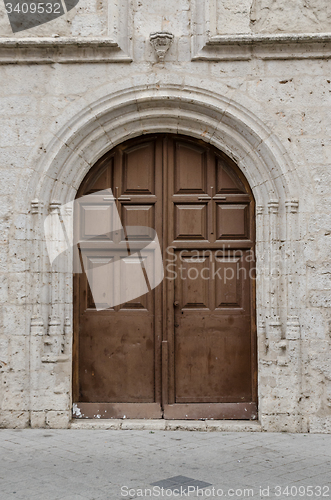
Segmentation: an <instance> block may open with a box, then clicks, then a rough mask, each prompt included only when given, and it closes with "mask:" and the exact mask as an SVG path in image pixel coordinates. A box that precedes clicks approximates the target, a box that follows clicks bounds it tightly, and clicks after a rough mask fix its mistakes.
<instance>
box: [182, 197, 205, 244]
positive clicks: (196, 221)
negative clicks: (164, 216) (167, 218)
mask: <svg viewBox="0 0 331 500" xmlns="http://www.w3.org/2000/svg"><path fill="white" fill-rule="evenodd" d="M174 239H175V240H189V239H194V240H196V239H200V240H201V239H202V240H206V239H207V207H206V205H202V204H199V205H193V204H188V203H187V204H185V205H184V204H180V205H177V204H176V205H175V235H174Z"/></svg>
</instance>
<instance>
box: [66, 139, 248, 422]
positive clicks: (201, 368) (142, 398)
mask: <svg viewBox="0 0 331 500" xmlns="http://www.w3.org/2000/svg"><path fill="white" fill-rule="evenodd" d="M105 189H111V190H112V192H113V194H114V198H115V199H116V206H117V208H118V212H119V214H120V217H121V221H122V224H123V226H124V227H126V226H147V227H151V228H154V229H155V230H156V232H157V234H158V238H159V241H160V242H161V246H162V251H163V262H164V269H165V278H164V280H163V282H162V284H160V285H159V286H157V287H156V288H155V289H154V290H150V291H149V292H148V293H144V294H143V295H141V296H139V297H137V298H135V299H132V300H130V301H128V302H127V303H122V304H120V305H116V306H114V307H112V308H108V309H105V310H102V311H97V310H96V308H95V305H94V303H93V298H92V294H91V291H90V289H89V286H88V282H87V278H86V276H85V274H77V275H75V279H74V302H75V304H74V311H75V315H74V371H73V400H74V402H75V406H74V409H75V411H74V416H76V417H83V418H84V417H85V418H88V417H90V418H93V417H94V418H95V417H97V418H162V417H164V418H169V419H206V418H213V419H224V418H232V419H234V418H235V419H252V418H253V419H254V418H256V416H257V391H256V389H257V387H256V385H257V382H256V328H255V308H254V303H255V295H254V268H255V267H254V241H255V240H254V238H255V227H254V200H253V196H252V194H251V191H250V189H249V187H248V184H247V182H246V181H245V179H244V178H243V176H242V174H241V173H240V172H239V170H238V168H237V167H236V165H235V164H234V163H233V162H232V161H231V160H230V159H229V158H228V157H226V156H225V155H224V154H223V153H221V152H219V151H217V150H216V149H215V148H213V147H211V146H208V145H206V144H205V143H203V142H202V141H196V140H193V139H190V138H187V137H182V136H178V135H169V134H166V135H154V136H146V137H144V138H139V139H134V140H131V141H128V142H127V143H125V144H122V145H121V146H118V147H116V148H115V149H114V150H112V151H111V152H109V153H108V154H106V155H105V156H104V157H103V158H102V159H101V160H100V161H99V162H98V163H97V164H96V165H95V167H94V168H93V169H91V171H90V172H89V174H88V175H87V177H86V178H85V180H84V181H83V183H82V185H81V188H80V190H79V192H78V195H77V196H78V197H80V196H82V195H86V194H90V195H91V197H90V201H89V203H88V206H86V207H84V214H85V215H84V216H82V224H83V226H82V227H83V233H84V234H89V233H91V231H92V233H93V234H95V235H98V236H97V244H98V249H99V250H98V251H96V247H93V244H94V243H93V241H94V240H93V238H92V240H91V239H90V240H89V242H88V243H87V242H86V241H85V242H84V241H83V240H84V238H83V237H82V240H81V241H80V243H79V246H84V245H85V250H84V252H83V253H84V258H85V262H87V261H86V259H90V261H91V262H92V261H93V259H94V260H95V261H96V262H97V260H98V259H101V260H102V259H103V260H102V261H103V262H105V260H107V259H108V260H109V259H111V258H112V253H111V252H112V250H111V247H110V246H109V244H108V246H107V235H106V234H103V230H102V227H104V224H103V223H102V221H103V220H104V217H107V215H106V214H107V197H102V196H101V197H100V195H98V194H97V193H98V192H100V191H102V190H105ZM98 196H99V199H98ZM91 213H93V214H94V216H93V217H94V218H93V221H95V220H96V221H97V222H93V224H92V226H93V227H92V228H91V227H89V228H87V227H85V226H84V224H85V225H88V224H89V221H91V220H92V219H90V218H89V214H91ZM86 214H87V215H86ZM95 214H98V215H97V217H95ZM103 214H104V215H103ZM90 225H91V223H90ZM99 226H100V227H99ZM108 238H109V236H108ZM100 242H101V247H102V248H104V250H103V251H101V254H102V255H101V254H100V248H101V247H100ZM108 243H109V242H108ZM102 245H103V246H102ZM86 248H87V250H86ZM97 253H98V255H97ZM84 258H82V262H83V263H84V266H85V265H86V264H85V262H84ZM98 279H100V280H101V282H102V280H104V281H105V284H106V283H109V282H112V283H113V286H114V287H120V286H121V284H120V283H116V279H115V278H114V276H112V275H111V274H109V275H105V274H103V273H100V276H99V278H98ZM137 293H139V291H137Z"/></svg>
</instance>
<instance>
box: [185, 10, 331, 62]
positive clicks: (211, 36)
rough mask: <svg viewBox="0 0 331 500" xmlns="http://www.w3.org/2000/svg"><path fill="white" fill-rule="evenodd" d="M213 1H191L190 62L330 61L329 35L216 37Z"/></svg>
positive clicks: (288, 34) (281, 34)
mask: <svg viewBox="0 0 331 500" xmlns="http://www.w3.org/2000/svg"><path fill="white" fill-rule="evenodd" d="M216 16H217V5H216V2H215V0H192V19H193V23H192V26H193V36H192V61H249V60H251V59H265V60H268V59H282V60H285V59H330V58H331V33H277V34H255V33H243V34H234V35H218V34H217V29H216V18H217V17H216Z"/></svg>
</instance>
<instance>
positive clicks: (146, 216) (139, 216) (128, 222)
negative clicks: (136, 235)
mask: <svg viewBox="0 0 331 500" xmlns="http://www.w3.org/2000/svg"><path fill="white" fill-rule="evenodd" d="M154 209H155V207H154V205H137V204H134V205H133V204H131V205H128V204H122V217H121V219H122V221H123V225H124V226H145V227H155V211H154ZM140 236H143V235H142V234H141V233H140ZM147 236H148V235H147V234H145V237H147Z"/></svg>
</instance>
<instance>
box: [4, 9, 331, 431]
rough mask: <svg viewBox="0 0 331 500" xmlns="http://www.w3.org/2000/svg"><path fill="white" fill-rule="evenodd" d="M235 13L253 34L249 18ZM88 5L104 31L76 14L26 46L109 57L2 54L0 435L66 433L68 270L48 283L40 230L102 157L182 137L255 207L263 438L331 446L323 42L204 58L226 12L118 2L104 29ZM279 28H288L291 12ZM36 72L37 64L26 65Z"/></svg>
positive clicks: (330, 105) (33, 51) (329, 102)
mask: <svg viewBox="0 0 331 500" xmlns="http://www.w3.org/2000/svg"><path fill="white" fill-rule="evenodd" d="M261 2H262V0H261ZM242 3H243V11H245V16H244V17H241V21H240V22H242V24H241V25H242V26H243V27H242V28H241V29H240V32H242V30H244V31H245V32H247V31H246V29H248V28H249V26H252V24H251V23H250V20H251V19H252V17H251V16H252V12H253V11H252V10H251V8H248V7H250V6H249V3H247V2H244V1H243V2H242ZM270 3H271V2H270ZM287 3H288V4H290V3H289V2H287ZM230 4H231V6H232V4H233V2H229V5H230ZM278 4H279V5H280V3H279V2H278ZM319 4H322V1H321V2H319ZM79 5H80V7H79V9H80V8H81V7H82V6H83V4H81V3H80V4H79ZM97 5H98V6H99V7H100V9H99V12H100V13H99V14H98V16H99V17H100V26H101V25H102V26H105V28H102V29H100V30H99V29H96V24H93V22H92V21H91V22H85V21H84V20H83V14H82V13H81V12H80V11H79V9H77V10H75V12H72V13H70V16H72V20H73V21H74V19H76V24H74V22H72V24H71V27H70V28H68V26H67V25H66V20H65V19H58V20H57V21H54V24H52V23H49V25H45V26H43V27H40V28H34V29H33V30H29V32H25V33H23V32H22V33H21V35H20V36H21V37H24V38H25V39H28V38H29V37H32V36H36V35H37V34H38V37H44V36H46V35H47V36H49V35H50V34H51V33H53V31H54V32H56V33H57V34H60V35H69V34H70V35H79V34H83V35H91V34H92V35H97V36H101V37H102V36H104V35H105V34H106V35H107V33H112V36H113V37H114V40H115V42H116V44H117V46H115V45H116V44H115V45H114V46H111V44H110V45H107V46H100V45H98V42H96V39H95V38H93V39H92V38H89V37H88V36H86V44H87V46H88V47H90V48H89V49H88V50H89V51H88V52H87V49H86V48H83V49H82V48H80V46H78V45H77V44H75V43H72V42H70V43H71V45H70V44H69V45H68V42H67V41H65V40H63V38H61V37H60V39H58V40H57V39H55V41H54V43H52V42H47V43H48V45H47V44H46V45H47V46H44V47H43V46H42V44H40V43H38V40H32V41H30V42H31V43H30V42H29V43H30V46H29V47H28V48H27V49H26V48H24V47H25V46H24V45H22V44H21V45H18V46H16V47H15V46H14V47H13V46H12V45H10V43H9V42H8V41H7V40H4V41H2V42H1V41H0V62H1V64H0V80H1V86H0V110H1V133H0V175H1V183H0V218H1V220H0V230H1V235H2V238H1V242H0V275H1V284H0V304H1V309H0V326H1V333H0V408H1V410H0V426H8V427H25V426H29V425H31V426H32V427H43V426H49V427H66V426H68V423H69V420H70V418H71V407H72V401H71V344H72V280H71V270H70V263H69V262H68V268H67V270H66V271H65V272H64V273H62V274H58V275H57V274H55V273H51V272H50V267H49V263H48V258H47V254H46V250H45V244H44V241H43V238H44V237H43V231H42V221H43V217H44V216H45V215H48V214H49V213H56V211H57V210H58V207H59V206H60V205H61V204H62V203H65V202H67V201H69V200H70V199H72V198H73V197H74V194H75V191H76V190H77V189H78V187H79V184H80V182H81V180H82V179H83V177H84V175H85V174H86V172H87V171H88V170H89V168H91V166H92V165H93V164H94V163H95V161H96V160H97V159H98V158H100V157H101V156H102V154H103V153H104V152H105V151H107V149H110V148H111V147H112V146H114V145H116V144H118V143H120V142H122V141H124V140H126V139H127V138H129V137H132V136H135V135H139V134H142V133H147V132H149V131H151V132H154V131H155V132H156V131H160V132H162V131H163V132H176V131H178V132H180V133H185V134H190V135H192V136H194V137H200V138H202V139H203V140H205V141H207V142H211V143H212V144H214V145H216V146H217V147H219V148H220V149H222V150H224V151H225V152H226V153H227V154H229V155H230V156H231V157H233V158H234V160H235V161H236V162H237V163H238V165H239V166H240V168H241V169H242V170H243V172H244V174H245V175H246V177H247V179H248V181H249V183H250V185H251V187H252V189H253V193H254V195H255V198H256V205H257V208H256V212H257V215H256V216H257V256H258V262H257V264H258V270H259V272H260V276H259V279H258V282H257V315H258V343H259V345H258V357H259V419H260V421H261V425H262V429H263V430H270V431H280V430H288V431H294V432H296V431H310V432H331V364H330V357H331V345H330V344H331V260H330V255H331V215H330V214H331V187H330V186H331V168H330V165H331V140H330V137H329V126H330V125H331V124H330V120H331V118H330V117H331V82H330V64H331V61H330V59H331V38H329V39H328V38H327V37H326V39H324V41H323V42H322V43H321V41H320V39H319V38H318V37H317V38H313V39H310V40H309V43H308V42H307V41H305V39H304V38H302V39H299V41H298V39H293V40H294V42H293V40H292V39H291V38H289V39H281V40H280V41H279V40H275V39H270V40H271V41H270V40H269V41H268V40H267V42H265V39H264V41H263V42H261V41H259V39H254V35H252V37H253V38H250V39H247V40H246V41H245V40H244V41H241V42H240V46H239V48H238V43H237V42H236V39H235V37H234V38H231V37H228V38H227V39H226V40H225V41H224V40H223V41H222V40H221V41H219V40H217V39H216V38H215V39H214V41H213V45H212V46H209V45H208V43H207V38H206V33H209V35H210V36H211V37H213V36H214V35H215V36H216V35H217V34H219V33H220V28H219V27H220V26H221V24H222V23H221V22H220V20H219V19H217V17H215V10H213V9H215V8H216V9H219V8H220V5H221V4H217V3H215V2H208V1H207V0H206V2H202V1H201V2H200V1H199V2H198V4H196V3H195V2H193V1H192V2H191V3H189V2H187V1H186V0H178V1H176V2H170V1H169V2H166V3H165V5H164V6H163V5H162V4H159V3H157V2H152V1H151V0H140V1H139V2H138V1H137V2H133V3H132V5H131V4H130V5H129V4H127V3H126V2H121V3H120V4H119V9H117V10H116V9H113V11H112V15H111V16H110V17H109V20H108V19H107V14H106V11H107V9H108V8H109V7H108V6H107V5H105V4H104V3H100V2H99V3H98V4H97ZM222 5H223V7H222V8H225V7H226V6H224V5H225V2H224V1H223V4H222ZM263 5H265V4H263ZM316 5H317V3H316ZM101 6H103V7H102V8H101ZM202 7H203V8H202ZM254 8H256V7H254ZM199 9H200V10H199ZM201 9H202V10H201ZM229 10H230V9H229ZM276 10H277V9H276ZM220 12H221V11H220ZM261 12H262V11H261ZM275 12H276V11H275ZM310 13H311V15H313V13H314V9H313V8H312V9H311V10H310ZM68 15H69V14H68ZM84 15H85V14H84ZM86 15H87V14H86ZM91 15H92V14H91ZM238 15H239V14H238ZM93 16H96V13H95V12H94V14H93ZM259 16H260V14H259ZM261 16H262V14H261ZM287 16H288V18H290V17H291V19H292V21H293V25H294V24H295V23H296V22H297V19H298V15H297V13H296V11H295V10H293V15H292V14H290V13H288V14H287ZM325 16H326V18H327V9H326V11H325ZM239 17H240V16H239ZM1 19H2V21H1V22H2V23H5V24H6V23H7V21H6V20H5V18H4V16H2V18H1ZM93 19H97V17H93ZM243 19H245V20H243ZM258 19H262V17H258V16H257V17H256V23H255V25H254V27H253V29H254V30H255V29H256V30H258V31H263V30H264V28H263V27H262V24H261V23H262V21H259V20H258ZM263 19H264V18H263ZM216 21H217V22H216ZM263 22H264V21H263ZM321 22H322V21H321ZM229 23H230V25H231V22H230V21H229ZM323 23H324V21H323ZM67 24H69V23H67ZM60 25H61V26H62V28H63V30H64V31H61V29H62V28H61V29H60ZM74 25H75V26H76V28H75V30H76V31H71V30H73V29H74V28H73V26H74ZM1 26H4V24H2V25H1ZM77 26H81V28H79V29H78V28H77ZM89 26H94V28H93V30H92V31H84V30H89V29H90V28H89ZM258 26H260V27H259V28H258ZM263 26H266V25H265V24H264V25H263ZM296 26H298V25H297V24H296ZM325 26H326V25H324V24H323V29H322V30H320V29H316V30H310V29H309V30H308V29H307V28H306V29H305V31H309V32H311V31H326V27H325ZM55 27H56V29H55ZM68 29H69V32H68ZM268 29H269V28H268ZM5 30H7V31H5ZM79 30H81V31H79ZM94 30H95V31H94ZM158 30H166V31H170V32H171V33H173V34H174V35H175V37H174V42H173V44H172V45H171V47H170V49H169V52H168V53H167V55H166V57H165V62H164V63H162V62H159V61H158V59H157V56H156V54H155V51H154V50H153V48H152V46H151V44H150V42H149V33H150V32H156V31H158ZM270 30H272V31H275V29H272V28H271V27H270ZM300 30H301V28H300V29H299V28H298V29H294V28H293V29H291V30H290V29H289V31H292V32H293V31H300ZM223 33H224V32H223ZM230 33H234V34H236V33H238V31H237V30H236V29H232V28H231V30H230ZM1 35H2V36H5V35H6V36H8V35H9V32H8V23H7V24H6V28H3V30H2V31H1ZM16 38H17V35H16ZM105 40H107V38H105ZM254 40H255V41H254ZM325 40H326V41H325ZM39 41H41V42H42V43H46V42H44V41H43V40H42V38H40V40H39ZM191 42H192V43H191ZM292 42H293V43H294V44H295V51H296V52H295V53H293V50H294V49H293V46H292ZM252 43H253V44H254V50H253V49H252ZM261 43H263V44H265V45H263V46H262V45H261ZM66 44H67V45H66ZM210 47H212V50H213V52H212V53H211V52H210V50H211V48H210ZM261 47H262V48H261ZM246 49H247V50H246ZM238 51H241V52H238ZM238 54H239V55H240V57H238ZM279 54H281V55H279ZM32 57H33V58H34V62H39V64H24V62H26V60H27V59H29V58H30V59H31V58H32ZM30 59H29V60H30ZM73 60H74V61H75V63H73V62H72V61H73ZM101 60H104V62H100V61H101ZM130 61H131V62H130ZM14 62H16V63H17V64H13V63H14ZM67 216H68V217H70V214H67ZM274 268H277V269H278V271H279V277H278V274H277V276H275V277H274V278H272V276H271V271H272V269H274ZM278 271H277V273H278ZM61 345H62V347H61ZM58 346H60V348H59V347H58Z"/></svg>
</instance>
